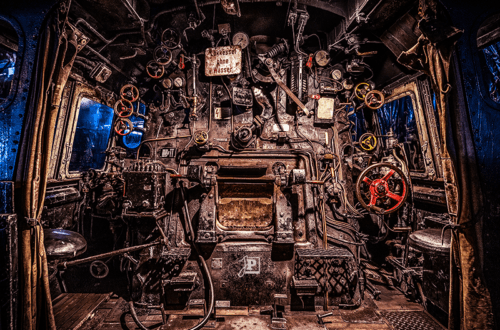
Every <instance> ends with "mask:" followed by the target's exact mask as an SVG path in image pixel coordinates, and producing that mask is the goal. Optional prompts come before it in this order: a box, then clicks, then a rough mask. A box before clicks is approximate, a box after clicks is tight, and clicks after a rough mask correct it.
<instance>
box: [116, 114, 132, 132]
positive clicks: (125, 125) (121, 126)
mask: <svg viewBox="0 0 500 330" xmlns="http://www.w3.org/2000/svg"><path fill="white" fill-rule="evenodd" d="M114 129H115V132H116V134H118V135H121V136H125V135H129V134H130V133H132V131H133V130H134V125H133V124H132V122H131V121H130V120H129V119H128V118H119V119H118V120H117V121H116V122H115V125H114Z"/></svg>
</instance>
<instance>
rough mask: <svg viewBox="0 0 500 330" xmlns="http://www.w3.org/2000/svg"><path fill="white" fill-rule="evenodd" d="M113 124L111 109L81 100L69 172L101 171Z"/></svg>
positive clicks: (94, 102) (88, 100)
mask: <svg viewBox="0 0 500 330" xmlns="http://www.w3.org/2000/svg"><path fill="white" fill-rule="evenodd" d="M112 123H113V108H110V107H108V106H106V105H104V104H100V103H98V102H96V101H93V100H90V99H87V98H82V101H81V103H80V114H79V116H78V123H77V125H76V126H77V127H76V132H75V139H74V141H73V151H72V152H71V162H70V163H69V171H70V172H83V171H87V170H89V169H102V168H103V167H104V160H105V158H106V149H107V147H108V140H109V135H110V133H111V127H112Z"/></svg>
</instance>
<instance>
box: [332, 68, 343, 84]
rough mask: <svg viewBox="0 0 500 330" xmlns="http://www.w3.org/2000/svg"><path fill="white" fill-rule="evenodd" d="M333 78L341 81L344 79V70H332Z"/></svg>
mask: <svg viewBox="0 0 500 330" xmlns="http://www.w3.org/2000/svg"><path fill="white" fill-rule="evenodd" d="M332 78H333V80H336V81H340V80H341V79H342V71H340V70H339V69H334V70H332Z"/></svg>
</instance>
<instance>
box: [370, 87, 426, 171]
mask: <svg viewBox="0 0 500 330" xmlns="http://www.w3.org/2000/svg"><path fill="white" fill-rule="evenodd" d="M377 114H378V120H379V124H380V130H381V133H382V135H388V134H389V132H390V131H392V132H393V133H394V135H395V136H396V137H397V139H398V141H399V143H402V144H403V145H404V148H405V152H406V156H407V157H408V167H409V168H410V171H416V172H424V171H425V164H424V160H423V156H422V149H421V146H420V140H419V136H418V129H417V121H416V118H415V110H414V109H413V102H412V98H411V96H410V95H407V96H404V97H402V98H399V99H397V100H394V101H392V102H389V103H386V104H384V106H383V107H382V108H380V109H378V110H377Z"/></svg>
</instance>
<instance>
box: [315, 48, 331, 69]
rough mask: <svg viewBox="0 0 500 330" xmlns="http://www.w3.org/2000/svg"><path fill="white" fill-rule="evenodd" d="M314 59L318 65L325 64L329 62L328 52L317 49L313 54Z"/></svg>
mask: <svg viewBox="0 0 500 330" xmlns="http://www.w3.org/2000/svg"><path fill="white" fill-rule="evenodd" d="M314 59H315V61H316V63H318V65H319V66H326V65H327V64H328V63H330V54H328V52H327V51H326V50H318V51H317V52H316V54H315V55H314Z"/></svg>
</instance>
